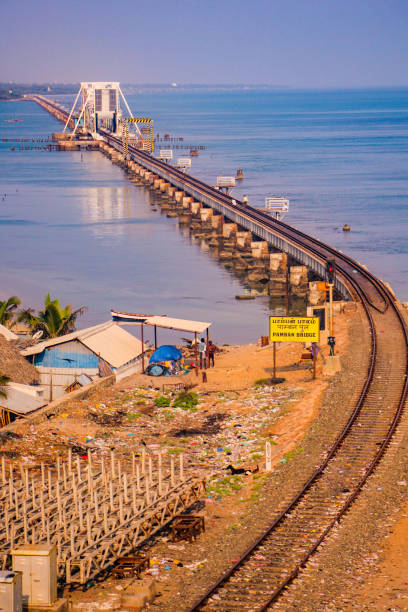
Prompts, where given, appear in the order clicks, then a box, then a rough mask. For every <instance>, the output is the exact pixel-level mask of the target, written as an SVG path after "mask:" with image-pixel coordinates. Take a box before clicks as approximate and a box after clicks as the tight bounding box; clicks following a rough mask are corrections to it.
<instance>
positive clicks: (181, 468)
mask: <svg viewBox="0 0 408 612" xmlns="http://www.w3.org/2000/svg"><path fill="white" fill-rule="evenodd" d="M180 480H184V457H183V453H181V454H180Z"/></svg>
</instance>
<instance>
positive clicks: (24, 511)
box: [23, 500, 28, 544]
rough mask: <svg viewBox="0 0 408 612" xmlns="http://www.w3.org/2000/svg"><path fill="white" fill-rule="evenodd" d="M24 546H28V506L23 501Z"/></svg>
mask: <svg viewBox="0 0 408 612" xmlns="http://www.w3.org/2000/svg"><path fill="white" fill-rule="evenodd" d="M23 521H24V544H28V525H27V504H26V500H24V501H23Z"/></svg>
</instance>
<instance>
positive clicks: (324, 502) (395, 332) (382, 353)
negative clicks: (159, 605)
mask: <svg viewBox="0 0 408 612" xmlns="http://www.w3.org/2000/svg"><path fill="white" fill-rule="evenodd" d="M58 110H60V109H58ZM101 133H102V134H103V136H104V137H105V138H106V140H107V142H109V143H110V144H112V145H114V146H115V147H116V148H120V147H121V140H120V139H119V138H116V137H115V136H112V135H111V134H109V133H108V132H105V131H101ZM129 152H130V154H131V155H132V156H133V158H134V159H135V160H136V161H139V162H140V163H141V164H143V162H144V161H146V162H147V161H148V163H149V165H150V166H152V165H153V166H154V167H156V168H157V169H158V170H162V171H163V170H165V171H166V173H167V175H168V176H169V177H171V176H173V177H174V178H175V179H177V181H179V182H180V181H181V182H184V183H185V184H186V185H189V186H191V187H193V188H194V189H195V190H198V191H199V192H201V193H202V194H203V195H205V196H207V197H210V198H211V199H213V200H214V201H218V202H221V203H222V204H223V205H224V206H226V207H227V208H229V209H230V210H231V212H232V211H237V210H238V211H239V212H240V213H241V214H242V215H244V216H246V217H248V218H249V219H251V220H252V221H255V222H256V223H258V224H259V225H261V226H264V227H267V228H268V229H269V230H272V231H274V232H276V233H278V234H279V235H281V236H283V237H284V238H285V239H286V240H288V241H290V242H292V243H294V244H296V245H298V246H300V247H301V248H302V249H304V250H306V251H308V252H309V253H310V254H311V255H312V256H313V257H315V258H316V259H317V260H319V261H320V262H324V261H325V260H326V259H328V258H331V259H333V258H334V259H335V261H336V267H337V273H338V274H339V275H341V276H342V278H343V281H344V282H345V283H346V284H347V286H348V288H349V290H350V292H351V294H352V295H353V297H354V299H356V300H358V301H359V302H360V304H361V306H362V309H363V312H364V313H365V316H366V320H367V323H368V327H369V331H370V337H371V351H370V358H369V367H368V371H367V374H366V378H365V381H364V384H363V387H362V390H361V394H360V397H359V399H358V401H357V403H356V405H355V406H354V407H353V408H352V409H351V413H350V417H349V419H348V421H347V423H346V425H345V426H344V428H343V430H342V431H341V433H340V434H339V436H338V437H337V439H336V440H335V442H334V444H333V445H332V447H331V448H330V449H328V450H327V455H326V457H325V459H324V460H323V461H322V463H321V465H320V466H319V467H318V468H317V469H316V470H315V472H314V473H313V474H311V475H310V478H309V479H308V480H307V482H305V483H304V485H303V487H302V488H301V490H300V491H298V492H297V493H296V494H295V495H294V496H293V499H291V500H290V501H289V502H288V503H287V502H282V504H281V506H280V507H279V508H275V509H274V510H272V511H271V516H270V517H265V518H266V521H267V522H268V525H267V526H266V527H264V528H263V531H262V533H261V535H260V536H259V537H258V538H257V540H256V541H255V542H254V543H253V544H252V545H251V547H250V548H249V549H248V550H247V551H246V552H245V553H244V554H243V555H242V557H241V558H240V559H239V561H237V562H236V563H235V564H234V565H233V566H232V567H231V568H230V569H229V570H228V571H227V572H226V573H224V575H222V576H221V577H220V578H219V580H218V581H217V582H216V583H215V584H214V585H213V586H212V587H211V588H210V589H209V590H208V591H207V592H206V593H205V594H204V595H203V596H202V597H201V599H200V600H199V601H197V602H196V603H195V604H194V605H193V607H191V608H190V610H189V612H199V611H203V612H204V611H205V612H230V611H231V612H233V611H234V610H242V611H244V610H247V611H257V612H260V611H264V610H267V609H269V608H270V607H271V606H273V604H274V603H275V602H276V601H277V600H278V599H279V598H280V597H281V595H282V593H283V591H284V589H285V588H286V587H288V586H289V585H290V584H291V582H292V581H293V580H295V578H296V577H297V575H298V573H299V571H300V569H301V568H302V567H304V566H305V565H306V563H307V562H308V560H309V559H310V557H311V556H312V555H313V554H314V552H315V551H316V550H317V549H318V547H319V546H320V544H321V543H322V542H323V541H324V540H325V539H326V538H327V536H328V535H329V534H330V531H331V530H332V528H333V527H334V526H335V525H336V523H338V522H339V521H340V520H341V518H342V516H343V515H344V514H345V513H346V512H347V511H348V509H349V508H350V506H351V505H352V504H353V502H354V500H355V499H356V497H357V496H358V495H359V493H360V491H361V489H362V487H363V486H364V484H365V482H366V480H367V478H368V477H369V476H370V475H371V474H372V473H373V471H374V470H375V468H376V466H377V465H378V463H379V462H380V461H381V458H382V456H383V455H384V453H385V451H386V449H387V447H388V445H389V443H390V440H391V438H392V436H393V433H394V431H395V429H396V427H397V425H398V422H399V420H400V417H401V414H402V411H403V407H404V404H405V400H406V397H407V383H408V379H407V373H408V371H407V363H408V330H407V325H406V323H405V321H404V318H403V317H402V315H401V313H400V311H399V307H398V304H397V302H396V301H395V299H394V296H393V295H392V293H391V292H390V290H389V289H388V288H387V287H386V286H385V285H384V284H383V283H382V282H381V281H380V280H378V279H377V278H376V277H375V276H374V275H372V274H371V273H370V272H369V271H368V270H366V269H365V267H364V266H362V265H361V264H359V263H357V262H355V261H354V260H353V259H351V258H350V257H348V256H347V255H345V254H343V253H341V252H339V251H337V250H336V249H333V248H332V247H330V246H329V245H325V244H323V243H321V242H320V241H319V240H317V239H316V238H313V237H311V236H308V235H306V234H304V233H303V232H301V231H299V230H297V229H295V228H293V227H290V226H288V225H286V224H285V223H283V222H281V221H277V220H274V219H271V218H270V217H269V216H268V215H267V214H265V213H263V212H262V211H257V210H256V209H253V208H251V207H246V206H244V205H243V204H242V203H240V202H238V203H237V205H236V206H233V205H232V202H231V198H230V197H229V196H226V195H225V194H222V193H220V192H219V191H217V190H214V189H213V188H211V187H210V186H208V185H206V184H205V183H203V182H202V181H200V180H199V179H196V178H194V177H191V176H187V175H185V174H183V173H182V172H180V171H178V170H177V169H176V168H172V167H171V166H168V165H167V164H164V163H163V162H161V161H160V160H157V159H155V158H153V157H151V156H150V155H147V154H146V153H144V152H143V151H139V150H138V149H135V148H134V147H129ZM170 180H171V178H170Z"/></svg>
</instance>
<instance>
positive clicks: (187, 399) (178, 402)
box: [173, 391, 198, 411]
mask: <svg viewBox="0 0 408 612" xmlns="http://www.w3.org/2000/svg"><path fill="white" fill-rule="evenodd" d="M197 404H198V394H197V393H194V392H192V391H190V392H186V391H183V392H181V393H179V394H178V396H177V397H176V399H175V400H174V402H173V407H174V408H182V409H183V410H193V411H194V410H195V407H196V406H197Z"/></svg>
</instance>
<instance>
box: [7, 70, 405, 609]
mask: <svg viewBox="0 0 408 612" xmlns="http://www.w3.org/2000/svg"><path fill="white" fill-rule="evenodd" d="M29 100H30V101H32V102H36V103H37V104H39V105H40V106H41V107H43V108H44V109H45V110H46V111H48V112H49V113H50V114H51V115H53V116H54V117H55V118H56V119H58V120H60V121H61V122H62V124H63V125H64V128H63V131H62V132H60V133H58V134H55V135H54V139H55V140H57V141H58V143H59V146H60V148H61V149H62V150H79V149H83V148H89V147H92V148H98V149H99V150H100V151H101V152H102V153H104V154H105V155H108V156H109V157H110V158H111V159H112V162H113V163H116V164H118V165H120V166H121V167H122V168H123V170H124V172H126V173H127V174H128V176H129V178H131V179H132V180H135V179H137V181H138V182H142V183H144V184H146V185H148V186H149V187H150V188H151V189H152V190H155V191H156V192H158V193H160V194H162V196H163V198H164V199H165V201H166V207H167V210H170V211H174V216H177V215H178V216H179V217H180V218H181V217H183V218H187V220H189V222H195V223H202V224H203V225H204V224H207V225H208V224H209V225H210V227H211V228H212V231H214V233H216V234H218V235H221V236H222V237H223V239H225V240H226V241H230V242H233V243H234V244H235V245H238V247H240V248H241V250H245V249H248V250H251V249H252V251H257V252H261V253H263V254H266V255H267V256H269V255H270V254H271V253H280V259H279V256H278V260H279V261H280V264H279V265H282V266H283V265H284V264H285V262H286V259H285V258H286V257H290V258H291V259H292V260H295V261H296V262H298V265H301V266H306V267H307V268H308V270H311V271H313V273H314V274H315V275H316V277H320V278H321V279H323V280H326V281H327V280H329V283H328V288H329V289H330V291H331V292H332V291H333V290H334V291H335V293H336V295H337V296H339V297H340V298H341V299H342V300H344V301H349V302H353V303H354V304H356V308H357V309H358V310H359V311H360V314H361V316H362V318H363V321H364V325H362V326H361V334H362V335H363V334H364V335H366V337H367V339H368V342H367V344H368V346H369V347H370V348H369V355H368V359H367V362H368V366H367V369H366V372H365V376H364V377H362V378H363V379H362V380H361V388H360V389H359V390H358V393H357V399H356V402H355V404H354V405H352V406H350V407H349V413H348V417H347V419H346V421H345V422H342V421H341V420H339V429H338V435H337V438H336V439H335V440H334V442H333V443H332V445H331V446H330V447H329V448H327V449H326V452H325V454H324V456H321V457H320V464H319V465H317V466H316V468H315V470H314V472H311V473H310V474H309V477H308V478H307V479H305V481H304V482H303V484H302V485H301V486H300V487H299V486H298V487H297V489H296V490H294V491H293V496H292V498H291V499H284V500H282V502H281V505H280V506H279V507H277V508H274V509H273V510H271V514H272V516H271V517H270V518H269V519H268V522H267V524H266V525H263V526H262V529H261V528H260V533H259V534H257V536H256V540H255V541H254V542H253V544H252V545H251V547H250V548H249V549H248V550H247V551H246V552H245V554H244V555H242V557H241V558H239V559H238V560H234V563H232V564H231V567H230V568H229V569H228V571H227V572H226V573H224V574H223V575H220V576H219V579H218V581H217V582H216V583H215V584H213V585H212V586H211V588H209V589H208V590H207V591H206V592H203V593H202V596H201V598H199V599H198V600H197V601H196V603H195V604H194V605H193V607H191V612H192V611H193V610H208V611H210V610H211V611H216V610H217V611H225V610H228V611H230V610H259V611H260V610H266V609H270V608H273V607H274V606H275V605H277V606H279V601H280V600H281V598H282V596H283V595H282V594H283V593H287V592H288V590H290V588H291V587H293V585H295V584H296V578H297V577H298V575H299V573H300V572H302V568H304V567H305V566H306V565H307V564H308V562H309V560H310V558H311V557H312V556H313V555H314V554H315V553H316V551H317V550H318V549H319V547H320V546H321V544H322V543H324V542H327V540H328V539H330V538H331V537H332V534H333V532H335V531H336V527H337V525H338V524H339V523H340V524H341V521H342V520H343V518H344V517H345V515H346V514H349V513H350V512H353V508H354V507H355V506H356V500H358V498H359V496H360V495H361V494H362V492H363V491H364V487H365V485H366V483H367V480H368V479H369V478H370V477H371V476H372V475H373V474H375V473H376V471H377V470H378V469H379V466H380V465H381V463H382V462H383V461H384V460H385V458H386V457H387V456H389V454H390V453H391V454H392V453H398V439H399V438H398V436H399V430H400V428H401V426H402V422H403V418H402V417H403V416H404V408H405V407H406V395H407V340H408V335H407V318H406V313H405V311H404V309H403V308H402V306H401V304H400V303H399V302H398V301H397V300H396V298H395V296H394V294H393V292H392V290H391V289H390V287H389V286H388V285H387V284H386V283H385V282H383V281H382V280H380V279H378V278H376V277H375V276H374V275H373V274H371V273H370V272H369V270H367V269H366V267H365V266H363V265H361V264H359V263H358V262H356V261H354V260H353V259H351V258H350V257H348V256H347V255H345V254H344V253H342V252H340V251H338V250H336V249H334V248H332V247H331V246H329V245H327V244H323V243H322V242H321V241H320V240H318V239H317V238H314V237H312V236H309V235H306V234H305V233H302V232H301V231H299V230H297V229H295V228H293V227H291V226H290V225H288V224H286V223H284V222H283V221H282V220H280V219H279V218H273V217H272V216H271V215H270V214H269V213H268V212H267V211H266V210H259V209H255V208H253V207H251V206H249V205H247V204H246V203H244V202H241V201H236V200H235V199H233V196H232V195H231V194H230V193H229V190H228V188H225V189H223V188H222V187H226V185H224V186H223V185H219V186H218V188H217V187H212V186H210V185H208V184H206V183H204V182H203V181H201V180H198V179H197V178H194V176H192V175H191V174H190V173H188V172H186V168H187V167H188V166H189V165H190V164H189V163H188V161H189V160H188V159H187V160H184V167H182V166H183V164H179V167H176V166H174V165H172V164H171V163H169V157H171V156H169V155H167V154H166V152H165V151H161V152H158V153H157V154H155V152H154V151H153V142H154V140H153V119H152V118H151V117H137V116H134V115H133V114H132V112H131V110H130V108H129V106H128V104H127V103H126V100H125V98H124V96H123V94H122V92H121V89H120V87H119V83H113V82H111V83H82V84H81V88H80V90H79V92H78V95H77V97H76V100H75V103H74V106H73V108H72V109H71V111H69V109H66V108H63V107H62V106H61V105H59V104H58V103H56V102H54V101H51V100H50V99H49V98H46V97H44V96H39V95H31V96H29ZM121 104H122V105H124V108H125V110H124V111H123V113H122V110H121ZM125 114H126V116H125ZM282 262H283V263H282ZM278 267H279V266H278ZM328 270H329V275H328ZM278 272H279V273H280V274H282V270H278ZM332 335H333V334H332V333H331V334H329V341H332V342H333V346H332V348H333V351H332V353H333V363H334V360H335V358H336V356H335V355H334V341H333V340H330V339H331V338H332ZM355 341H356V342H359V341H360V340H359V338H355ZM64 461H65V463H61V465H59V466H58V476H57V479H58V480H57V481H56V482H57V487H58V488H57V493H53V492H52V490H51V485H50V486H49V484H48V481H47V478H48V477H50V476H47V474H43V485H44V487H43V488H44V490H43V489H41V492H39V491H36V489H35V487H34V485H32V484H30V482H29V481H28V480H27V481H25V480H24V473H23V472H22V473H21V474H14V475H11V476H10V475H8V474H6V470H5V468H4V467H3V473H2V478H3V484H2V492H1V493H0V498H2V499H3V501H4V500H6V499H9V500H11V502H12V503H10V504H9V505H8V506H7V508H8V509H7V510H2V511H1V512H2V516H1V518H2V521H1V527H0V529H1V530H2V531H3V534H2V535H3V542H6V545H5V546H3V552H4V559H5V563H6V564H7V563H8V560H7V559H8V557H7V551H8V548H10V546H15V545H16V544H17V543H18V542H20V543H24V542H27V541H32V538H34V534H33V530H34V527H33V524H34V521H31V517H32V516H34V514H37V515H38V516H39V519H38V520H39V527H38V528H37V531H36V533H35V538H34V539H35V541H36V542H41V541H44V542H47V541H48V542H50V541H51V542H54V541H55V542H57V543H58V574H59V578H60V580H62V581H64V582H65V583H72V584H80V585H84V584H86V583H88V582H89V581H90V580H92V579H94V578H96V577H97V576H99V575H100V574H101V573H103V571H104V570H105V569H106V567H108V566H112V564H113V563H114V562H115V560H117V559H118V557H120V556H121V555H123V554H130V553H132V551H133V552H134V551H135V549H136V548H137V546H138V545H139V544H140V543H141V542H142V541H143V540H144V539H145V538H146V537H148V536H149V535H150V534H151V533H152V532H154V531H157V530H159V529H160V528H161V527H162V526H163V525H165V524H166V523H168V522H169V521H170V520H171V519H172V517H174V516H175V514H176V513H177V512H179V511H180V509H181V510H183V509H186V508H187V507H188V505H189V504H190V503H192V501H194V499H197V498H198V497H199V496H200V494H201V492H202V482H201V481H200V479H199V478H193V477H192V476H187V475H186V474H185V473H184V472H183V465H182V462H181V463H180V465H178V464H177V465H174V462H172V463H171V465H169V466H168V467H166V468H165V467H162V466H161V465H160V466H158V467H153V468H152V466H151V465H150V468H149V466H148V465H147V463H146V461H145V458H144V457H142V459H141V460H140V462H139V460H138V462H137V465H136V464H135V463H134V462H133V467H132V472H131V474H130V475H128V476H127V477H126V478H125V479H124V478H123V475H122V476H121V473H120V469H121V468H120V466H118V465H117V464H116V463H115V458H114V457H112V461H111V463H110V464H109V465H101V466H100V468H98V471H97V473H95V472H94V474H93V475H92V474H91V473H90V472H89V473H88V472H86V473H85V472H83V471H81V468H80V467H78V466H76V465H75V464H74V463H73V460H72V458H71V457H68V459H65V460H64ZM149 469H150V476H151V478H149V477H148V475H149ZM152 470H153V472H154V474H153V472H152ZM50 478H51V477H50ZM54 478H55V476H54ZM67 483H68V484H67ZM13 492H15V496H14V493H13ZM68 498H69V499H71V498H72V503H70V504H68V506H66V504H65V503H64V499H65V500H67V499H68ZM41 499H42V500H43V501H42V502H41ZM19 500H20V501H19ZM79 500H82V501H79ZM104 500H105V501H106V502H107V503H104ZM22 503H24V512H22V506H21V504H22ZM1 507H2V508H3V509H4V508H5V507H6V505H5V504H2V506H1ZM66 512H68V514H69V516H68V515H66V516H65V513H66ZM4 513H6V515H5V514H4ZM62 519H64V520H62ZM260 553H261V558H262V559H263V561H262V562H261V563H260V562H259V558H260Z"/></svg>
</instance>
